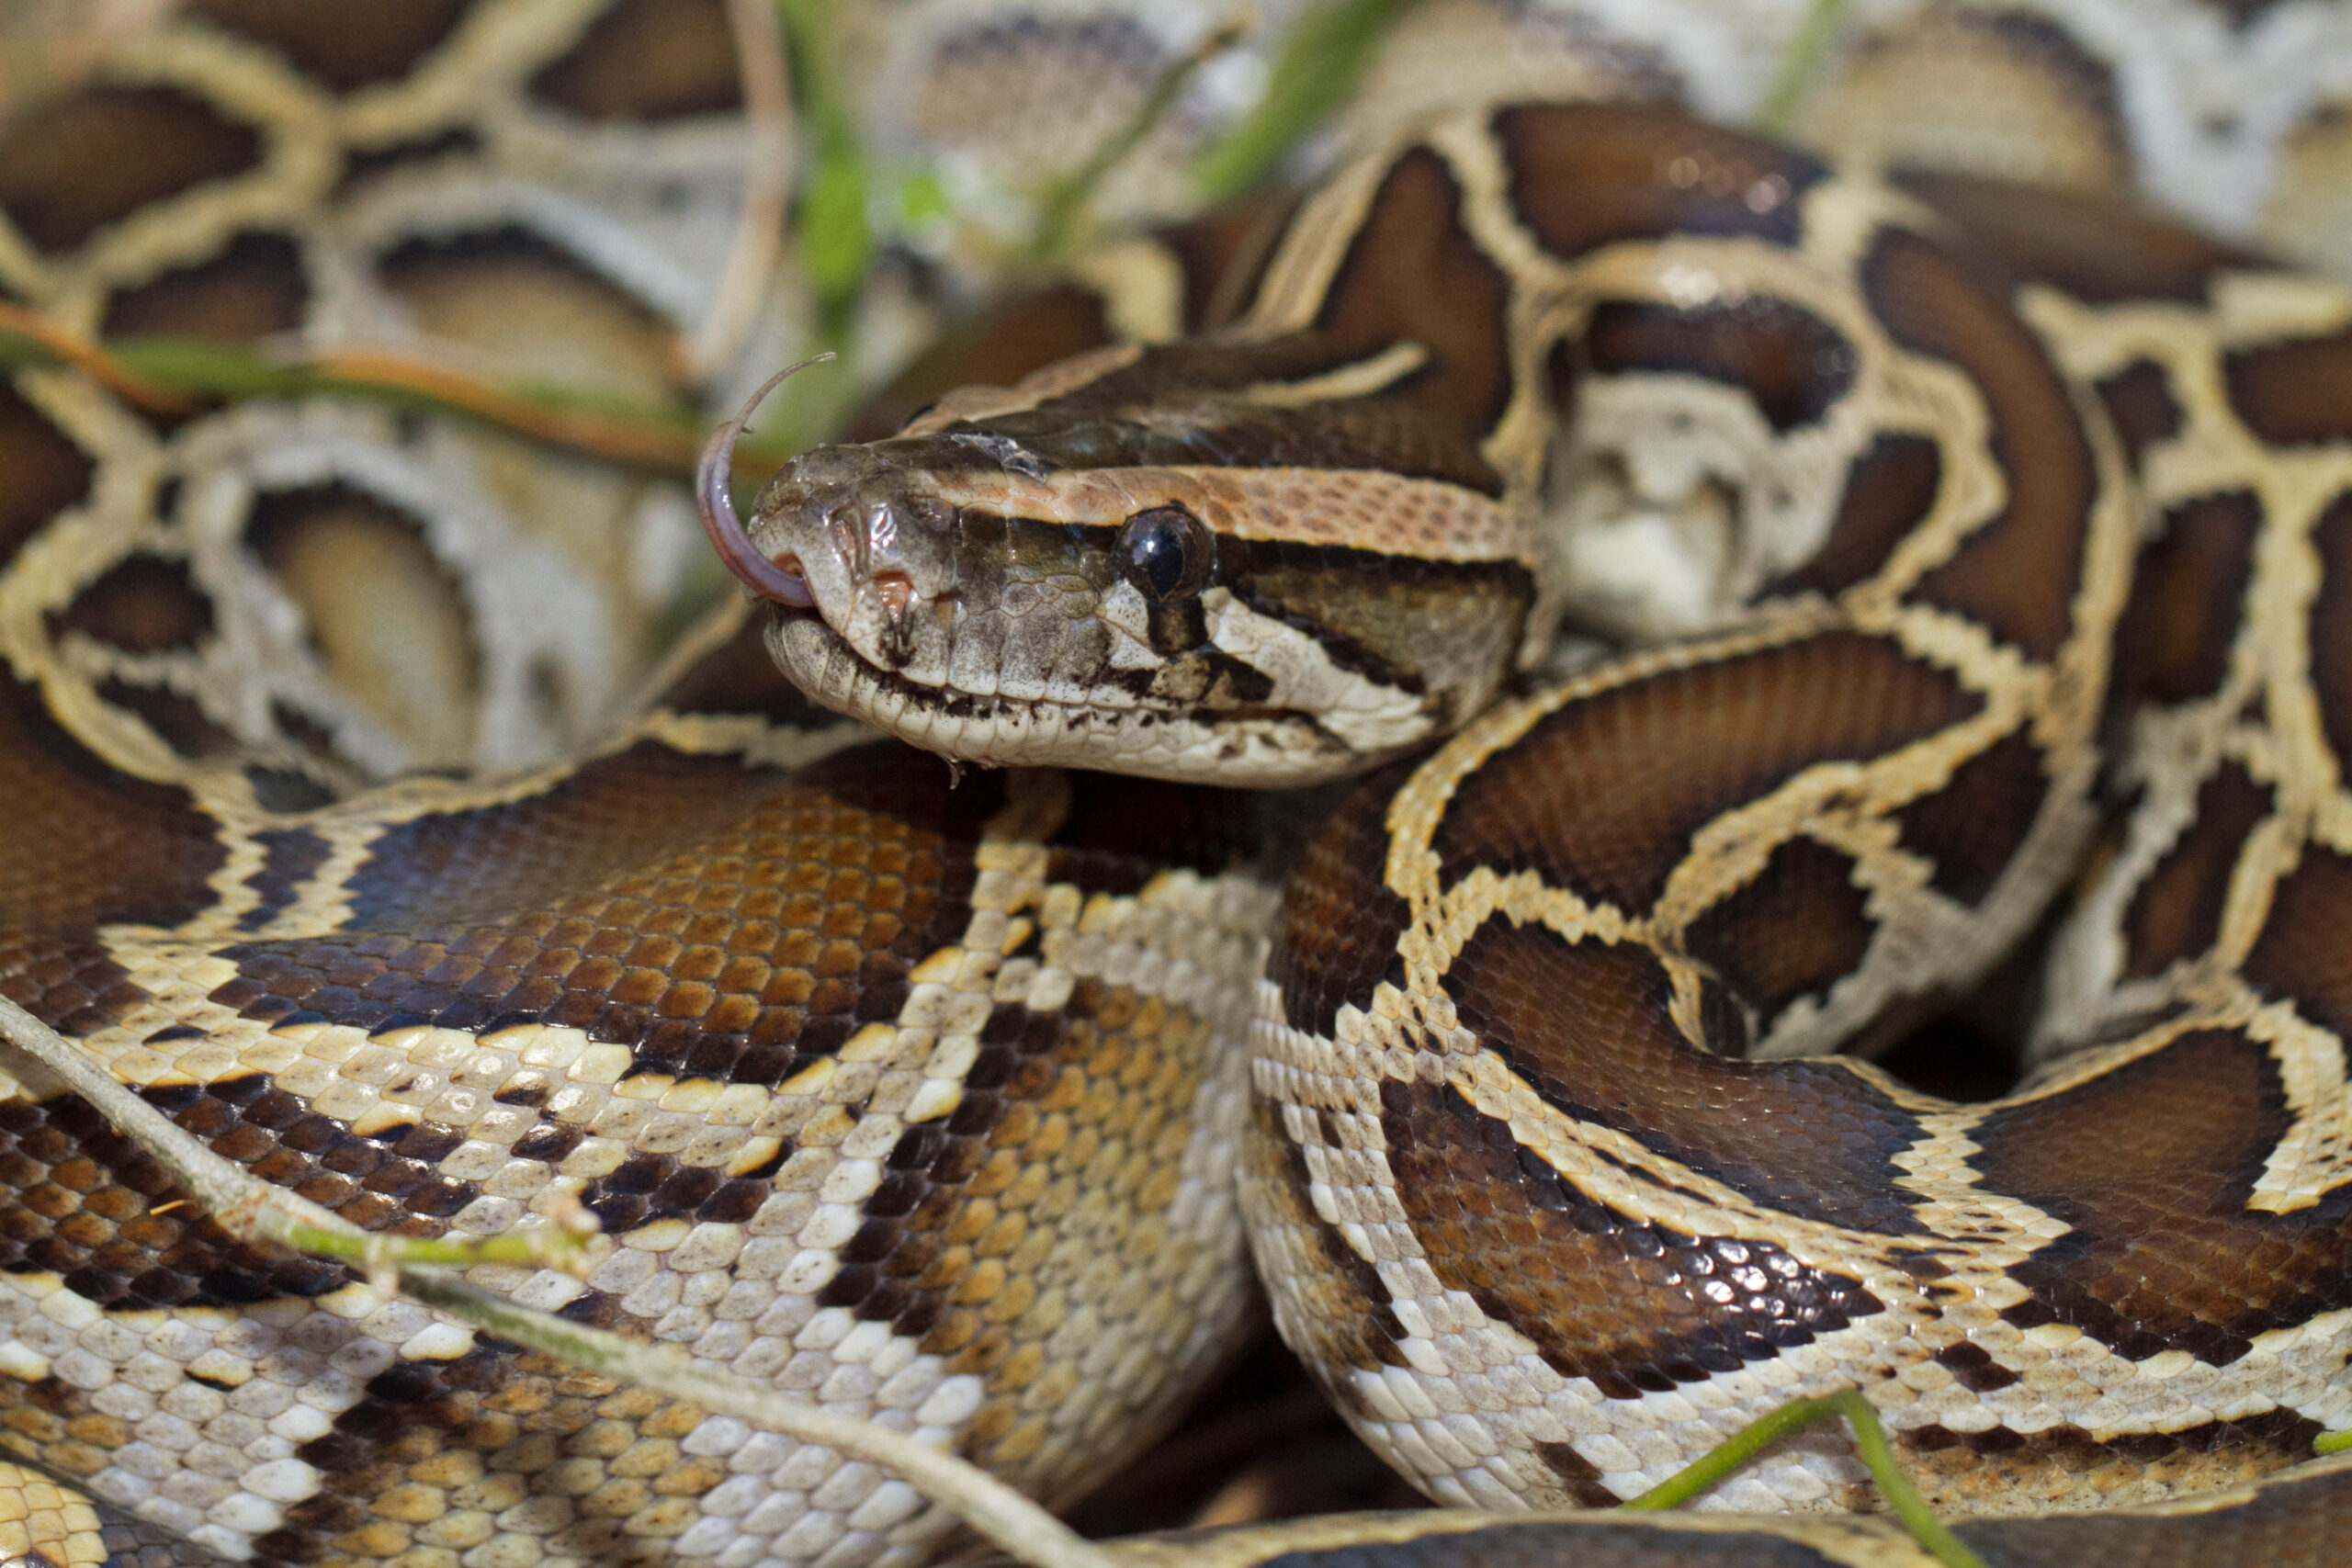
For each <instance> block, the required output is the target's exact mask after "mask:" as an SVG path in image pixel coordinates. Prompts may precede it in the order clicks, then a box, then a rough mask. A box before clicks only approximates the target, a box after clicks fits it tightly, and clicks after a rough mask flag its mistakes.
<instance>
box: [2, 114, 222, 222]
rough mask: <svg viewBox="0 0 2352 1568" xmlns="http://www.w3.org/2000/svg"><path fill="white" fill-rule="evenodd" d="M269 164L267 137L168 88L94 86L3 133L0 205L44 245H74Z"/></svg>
mask: <svg viewBox="0 0 2352 1568" xmlns="http://www.w3.org/2000/svg"><path fill="white" fill-rule="evenodd" d="M260 161H261V139H260V137H258V136H257V135H255V134H254V131H253V130H251V129H250V128H248V127H246V126H243V125H239V124H237V123H236V122H235V121H233V120H231V119H226V118H222V117H221V115H220V111H219V110H218V109H215V108H213V107H211V106H210V105H209V104H205V103H201V102H199V101H198V100H197V99H195V98H192V97H189V96H187V95H186V94H184V93H179V92H175V91H173V90H172V89H171V88H168V87H114V86H108V87H92V88H89V89H86V90H85V91H83V92H80V93H76V94H74V95H73V96H70V97H64V98H60V99H57V100H55V101H53V102H51V103H46V104H42V105H40V107H36V108H33V109H31V110H29V111H28V112H27V113H25V114H23V115H20V116H18V117H17V118H16V119H15V121H14V122H13V123H11V124H10V125H8V126H7V127H6V129H5V130H0V209H6V212H7V214H8V217H9V220H11V221H12V222H14V223H15V224H16V226H17V231H19V232H21V233H22V234H23V235H24V237H25V239H26V240H27V241H28V242H29V243H31V244H32V246H33V247H34V248H35V249H36V250H41V251H47V252H50V253H52V254H54V253H57V252H60V251H69V250H72V249H73V248H74V246H76V245H78V244H80V243H82V242H83V241H85V240H86V239H88V238H89V237H90V236H91V235H92V234H94V233H96V232H97V231H98V230H100V229H102V228H104V227H105V226H106V225H107V224H108V223H111V222H113V221H114V220H117V219H119V218H125V217H128V216H130V214H131V213H133V212H135V211H137V210H138V209H140V208H141V207H144V206H146V205H147V204H148V203H149V202H151V201H160V200H162V199H163V198H164V197H167V196H175V195H177V194H178V193H179V192H181V191H184V190H187V189H188V188H189V187H191V186H199V185H202V184H204V183H205V182H206V181H207V180H217V179H223V178H226V177H227V176H229V175H236V174H242V173H243V172H244V171H245V170H247V169H250V168H253V167H254V165H255V164H258V163H259V162H260Z"/></svg>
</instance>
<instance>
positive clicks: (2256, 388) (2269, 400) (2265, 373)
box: [2222, 331, 2352, 446]
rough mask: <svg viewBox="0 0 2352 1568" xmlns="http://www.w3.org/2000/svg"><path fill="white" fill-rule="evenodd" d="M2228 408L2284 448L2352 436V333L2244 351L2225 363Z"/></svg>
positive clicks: (2235, 354)
mask: <svg viewBox="0 0 2352 1568" xmlns="http://www.w3.org/2000/svg"><path fill="white" fill-rule="evenodd" d="M2222 377H2223V380H2224V384H2225V385H2226V386H2227V387H2228V389H2229V394H2230V408H2231V411H2232V412H2234V413H2235V414H2236V415H2237V416H2238V418H2239V419H2240V420H2242V421H2244V422H2245V427H2246V428H2247V429H2248V430H2250V431H2252V432H2254V434H2256V436H2258V437H2260V438H2261V439H2262V440H2264V441H2268V442H2271V443H2274V444H2276V445H2278V446H2308V445H2310V444H2311V443H2312V442H2316V441H2340V440H2342V439H2344V438H2345V437H2346V436H2352V331H2347V332H2340V333H2329V334H2327V335H2326V336H2324V337H2311V338H2298V339H2296V340H2294V341H2293V342H2290V343H2278V344H2264V345H2263V346H2261V347H2258V348H2244V349H2240V350H2238V351H2237V352H2236V353H2234V354H2230V355H2223V356H2222Z"/></svg>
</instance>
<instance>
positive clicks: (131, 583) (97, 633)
mask: <svg viewBox="0 0 2352 1568" xmlns="http://www.w3.org/2000/svg"><path fill="white" fill-rule="evenodd" d="M49 628H50V632H51V636H55V635H57V634H59V633H61V632H67V631H75V632H80V633H81V634H83V635H84V636H85V637H95V638H96V639H97V640H98V641H100V642H103V643H107V644H108V645H110V646H112V647H115V648H119V649H122V650H123V651H124V652H126V653H162V652H165V651H167V650H170V649H190V648H194V647H195V646H196V645H197V643H198V641H199V640H201V639H202V638H204V637H209V636H210V635H211V634H212V600H211V598H210V597H209V595H207V594H204V593H202V592H198V590H197V587H196V583H195V581H194V580H193V579H191V578H190V577H189V575H188V570H187V562H186V561H183V560H167V559H164V558H161V557H158V556H132V557H130V558H129V559H127V560H125V561H123V562H122V563H121V564H120V565H119V566H115V567H113V568H110V569H109V570H107V572H106V574H105V575H104V576H102V577H100V578H99V579H98V580H97V581H96V582H93V583H91V584H90V586H88V587H87V588H85V589H84V590H82V592H81V593H80V594H78V595H77V596H76V597H75V598H74V602H73V603H72V604H69V605H67V606H66V607H65V608H64V609H63V610H62V611H57V612H52V613H51V615H50V616H49Z"/></svg>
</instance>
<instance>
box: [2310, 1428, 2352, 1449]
mask: <svg viewBox="0 0 2352 1568" xmlns="http://www.w3.org/2000/svg"><path fill="white" fill-rule="evenodd" d="M2312 1452H2313V1453H2315V1454H2342V1453H2352V1432H2322V1433H2321V1434H2320V1435H2319V1436H2318V1437H2316V1438H2312Z"/></svg>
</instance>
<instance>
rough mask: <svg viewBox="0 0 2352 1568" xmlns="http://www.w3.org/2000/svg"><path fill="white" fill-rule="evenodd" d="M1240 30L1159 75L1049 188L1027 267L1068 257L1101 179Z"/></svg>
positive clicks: (1220, 35) (1226, 32) (1220, 34)
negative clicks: (1099, 142)
mask: <svg viewBox="0 0 2352 1568" xmlns="http://www.w3.org/2000/svg"><path fill="white" fill-rule="evenodd" d="M1240 37H1241V29H1240V28H1222V29H1220V30H1219V31H1217V32H1215V33H1212V34H1211V35H1209V37H1208V38H1206V39H1204V40H1202V42H1201V43H1200V44H1199V45H1198V46H1197V47H1195V48H1193V50H1191V51H1189V52H1187V53H1186V54H1185V55H1184V57H1183V58H1182V59H1181V60H1178V61H1176V62H1174V63H1172V64H1170V66H1169V67H1168V69H1167V70H1165V71H1162V72H1161V73H1159V80H1158V81H1156V82H1154V83H1153V84H1152V85H1151V90H1150V91H1149V92H1148V93H1146V94H1145V95H1144V96H1143V101H1142V102H1141V103H1139V104H1137V105H1136V112H1135V113H1134V114H1133V115H1131V116H1129V117H1128V118H1127V122H1126V123H1125V125H1123V126H1121V127H1120V128H1119V129H1118V130H1117V131H1116V132H1114V134H1112V135H1111V136H1109V137H1106V138H1105V139H1104V140H1103V144H1102V145H1101V146H1099V147H1097V148H1096V149H1095V150H1094V151H1093V152H1091V154H1089V155H1088V157H1087V159H1086V161H1085V162H1084V163H1082V164H1080V165H1079V166H1078V167H1077V168H1075V169H1072V170H1071V171H1070V172H1069V174H1067V175H1063V176H1062V177H1061V178H1060V179H1058V180H1056V181H1055V182H1054V183H1053V184H1052V185H1051V186H1048V187H1047V189H1046V194H1045V197H1044V198H1043V199H1042V200H1041V201H1039V203H1038V204H1037V225H1036V229H1035V231H1034V233H1033V234H1032V235H1031V237H1030V242H1029V245H1028V257H1027V259H1028V261H1029V262H1030V263H1031V265H1051V264H1052V263H1054V262H1057V261H1060V260H1062V259H1064V258H1066V257H1067V256H1068V254H1069V252H1070V251H1071V249H1072V248H1073V244H1072V241H1073V238H1074V237H1075V236H1076V234H1077V233H1078V231H1079V216H1080V213H1082V212H1083V211H1084V210H1085V209H1086V203H1087V201H1088V200H1089V198H1091V197H1092V196H1093V195H1094V191H1095V187H1096V186H1100V185H1101V184H1102V183H1103V175H1107V174H1109V173H1110V172H1111V171H1112V170H1113V169H1114V168H1116V167H1117V166H1118V164H1119V162H1120V160H1122V159H1124V158H1125V156H1126V155H1127V154H1128V153H1130V152H1134V151H1135V150H1136V144H1137V143H1139V142H1140V141H1143V139H1144V138H1145V137H1146V136H1148V135H1149V134H1151V128H1152V127H1153V126H1155V125H1157V124H1159V120H1160V118H1161V117H1162V116H1163V115H1165V114H1167V112H1168V111H1169V110H1170V108H1172V107H1174V106H1175V103H1176V99H1177V98H1178V96H1181V95H1182V93H1183V91H1184V87H1185V85H1186V84H1187V83H1189V82H1191V81H1192V79H1193V74H1194V73H1196V72H1198V71H1199V70H1200V68H1201V67H1202V66H1203V65H1204V64H1206V63H1207V62H1209V61H1211V60H1213V59H1215V58H1216V56H1217V55H1219V54H1222V53H1223V52H1224V51H1227V50H1228V49H1230V48H1232V47H1233V46H1234V44H1235V43H1237V42H1238V41H1239V39H1240Z"/></svg>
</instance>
